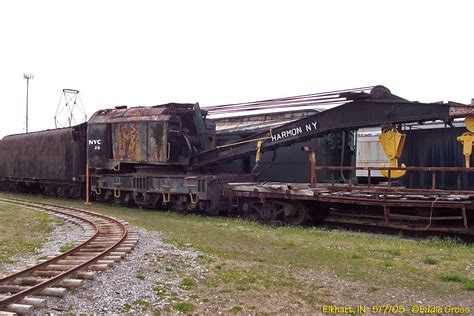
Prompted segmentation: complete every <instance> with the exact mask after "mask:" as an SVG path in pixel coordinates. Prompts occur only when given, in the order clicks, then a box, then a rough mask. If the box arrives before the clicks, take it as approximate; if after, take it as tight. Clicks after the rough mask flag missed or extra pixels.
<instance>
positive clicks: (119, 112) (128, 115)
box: [89, 103, 206, 124]
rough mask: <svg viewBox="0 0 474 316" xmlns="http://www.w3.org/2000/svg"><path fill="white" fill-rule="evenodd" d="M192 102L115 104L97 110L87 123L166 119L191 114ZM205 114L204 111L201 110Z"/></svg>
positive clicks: (192, 110)
mask: <svg viewBox="0 0 474 316" xmlns="http://www.w3.org/2000/svg"><path fill="white" fill-rule="evenodd" d="M193 107H194V104H192V103H167V104H162V105H156V106H151V107H148V106H137V107H131V108H129V107H127V106H117V107H115V109H106V110H99V111H97V112H96V113H94V115H92V117H91V118H90V119H89V124H104V123H119V122H136V121H167V120H169V119H170V117H172V116H179V115H183V114H184V115H186V114H188V115H189V114H192V113H193V112H194V109H193ZM201 112H202V114H203V115H204V116H205V115H206V111H203V110H201Z"/></svg>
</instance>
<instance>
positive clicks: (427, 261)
mask: <svg viewBox="0 0 474 316" xmlns="http://www.w3.org/2000/svg"><path fill="white" fill-rule="evenodd" d="M422 262H423V263H424V264H430V265H435V264H438V261H437V260H435V259H433V258H430V257H426V258H424V259H423V260H422Z"/></svg>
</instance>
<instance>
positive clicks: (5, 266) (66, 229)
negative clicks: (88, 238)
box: [0, 215, 82, 278]
mask: <svg viewBox="0 0 474 316" xmlns="http://www.w3.org/2000/svg"><path fill="white" fill-rule="evenodd" d="M51 217H52V218H55V217H53V216H52V215H51ZM51 224H52V225H54V228H53V231H52V232H51V233H50V234H49V235H48V238H47V241H46V242H45V243H44V245H43V246H42V247H41V248H40V249H38V250H37V251H36V253H34V254H21V255H16V256H14V257H13V258H11V260H12V261H13V262H12V263H0V278H2V277H4V276H6V275H9V274H11V273H12V272H13V271H15V270H22V269H25V268H27V267H29V266H33V265H35V264H37V263H38V260H39V259H42V258H46V257H47V256H52V255H56V254H58V253H59V252H60V248H61V246H63V245H66V244H72V243H74V242H75V241H77V240H78V239H80V238H81V236H82V229H81V227H79V226H78V225H75V224H71V223H69V222H66V221H64V224H59V222H58V221H55V220H53V221H52V222H51Z"/></svg>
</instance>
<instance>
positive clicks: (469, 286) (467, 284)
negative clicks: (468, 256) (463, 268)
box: [462, 280, 474, 291]
mask: <svg viewBox="0 0 474 316" xmlns="http://www.w3.org/2000/svg"><path fill="white" fill-rule="evenodd" d="M462 286H463V288H464V289H465V290H468V291H474V280H464V281H463V282H462Z"/></svg>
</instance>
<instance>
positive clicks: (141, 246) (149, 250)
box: [36, 228, 207, 315]
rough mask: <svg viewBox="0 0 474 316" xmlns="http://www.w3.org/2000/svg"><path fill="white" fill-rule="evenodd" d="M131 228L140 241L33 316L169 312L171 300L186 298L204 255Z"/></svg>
mask: <svg viewBox="0 0 474 316" xmlns="http://www.w3.org/2000/svg"><path fill="white" fill-rule="evenodd" d="M135 229H136V230H137V231H138V233H139V234H140V241H139V243H138V245H137V246H136V247H135V249H134V250H133V251H132V253H130V254H129V255H127V257H126V258H125V259H124V260H122V261H120V262H119V263H118V264H116V265H115V266H113V267H111V268H109V269H107V270H106V271H104V272H101V273H98V274H97V275H96V277H95V279H94V280H91V281H87V282H86V284H85V285H84V286H83V287H81V288H78V289H76V290H73V291H71V292H73V293H69V294H68V295H66V296H65V297H63V298H61V299H52V298H48V308H47V309H44V310H37V312H36V313H37V315H40V314H44V313H48V312H49V313H56V314H57V313H58V312H59V313H63V312H64V313H66V312H68V313H70V312H73V313H86V314H91V313H100V314H103V313H114V312H115V313H116V312H126V313H138V312H146V311H172V310H173V306H174V305H175V304H176V303H178V302H184V301H186V300H188V299H189V298H190V297H189V296H190V294H189V292H187V291H186V287H187V286H191V285H192V284H194V283H196V282H197V281H198V280H200V279H202V278H204V277H205V275H206V274H207V269H206V268H205V267H204V265H203V264H202V263H201V262H202V259H203V258H205V256H204V255H202V254H200V253H198V252H196V251H193V250H192V249H190V248H189V247H188V248H185V249H179V248H177V247H176V246H174V245H172V244H168V243H164V242H163V241H162V235H161V234H159V233H156V232H150V231H146V230H144V229H140V228H135Z"/></svg>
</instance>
